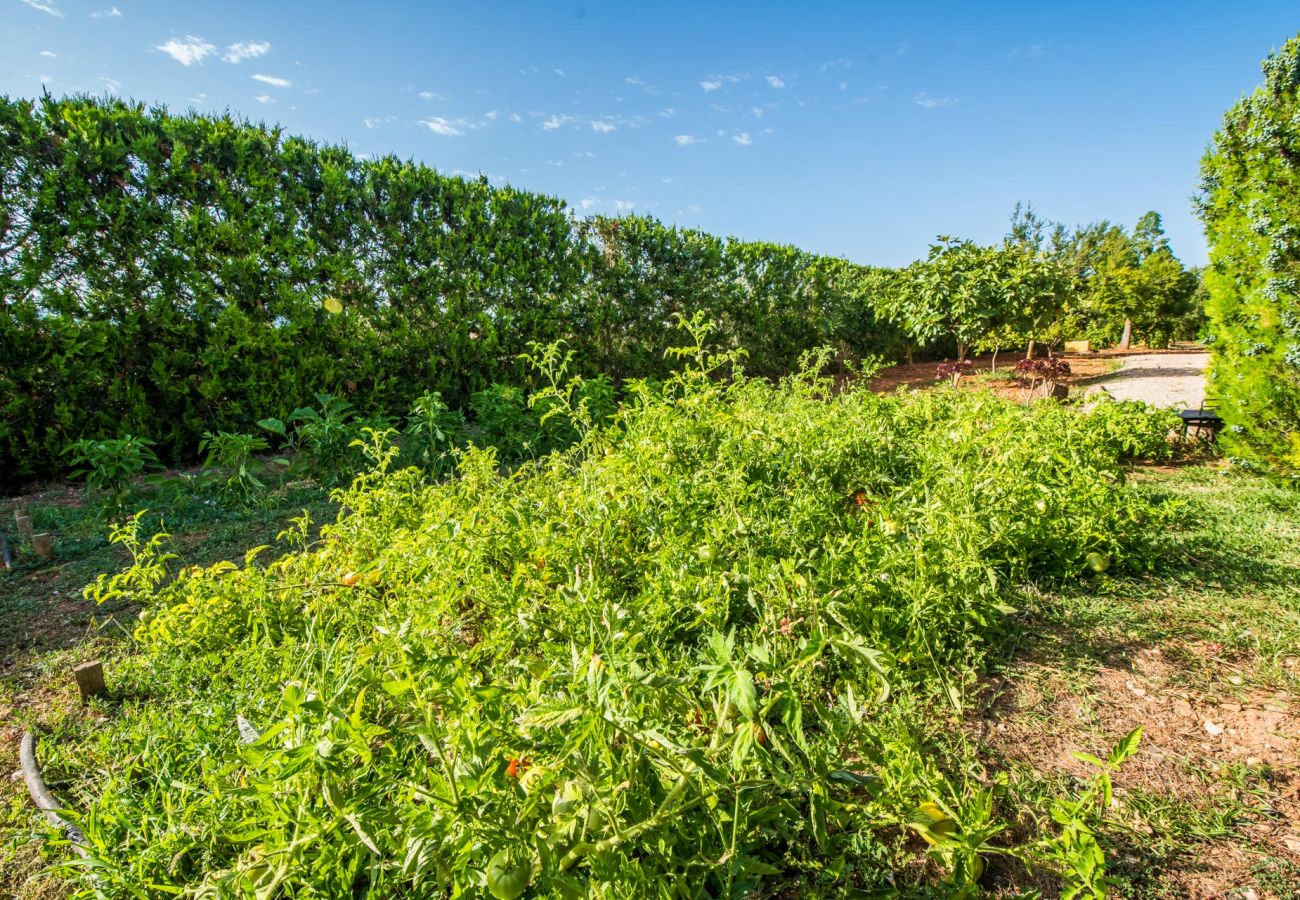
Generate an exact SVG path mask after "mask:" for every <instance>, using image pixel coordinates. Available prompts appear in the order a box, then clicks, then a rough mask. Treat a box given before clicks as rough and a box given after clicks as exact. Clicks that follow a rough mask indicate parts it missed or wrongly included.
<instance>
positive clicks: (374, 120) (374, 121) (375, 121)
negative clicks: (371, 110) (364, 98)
mask: <svg viewBox="0 0 1300 900" xmlns="http://www.w3.org/2000/svg"><path fill="white" fill-rule="evenodd" d="M391 121H393V117H392V116H366V118H364V119H362V120H361V124H362V125H364V126H366V127H367V128H378V127H379V126H380V125H384V124H387V123H388V122H391Z"/></svg>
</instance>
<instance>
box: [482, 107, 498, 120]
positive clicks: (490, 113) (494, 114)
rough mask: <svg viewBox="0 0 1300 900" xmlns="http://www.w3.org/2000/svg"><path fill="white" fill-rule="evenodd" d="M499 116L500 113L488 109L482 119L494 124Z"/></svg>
mask: <svg viewBox="0 0 1300 900" xmlns="http://www.w3.org/2000/svg"><path fill="white" fill-rule="evenodd" d="M499 115H501V113H499V112H497V111H496V110H495V109H489V110H488V111H487V112H486V113H484V114H483V118H485V119H487V120H488V121H489V122H495V121H496V120H497V116H499Z"/></svg>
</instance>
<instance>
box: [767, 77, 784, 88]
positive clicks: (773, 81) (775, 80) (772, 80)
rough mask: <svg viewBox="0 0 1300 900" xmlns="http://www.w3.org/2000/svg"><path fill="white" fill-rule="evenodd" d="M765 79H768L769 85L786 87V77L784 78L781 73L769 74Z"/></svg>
mask: <svg viewBox="0 0 1300 900" xmlns="http://www.w3.org/2000/svg"><path fill="white" fill-rule="evenodd" d="M765 80H766V81H767V84H768V86H769V87H774V88H783V87H785V79H784V78H782V77H781V76H780V75H768V76H767V78H766V79H765Z"/></svg>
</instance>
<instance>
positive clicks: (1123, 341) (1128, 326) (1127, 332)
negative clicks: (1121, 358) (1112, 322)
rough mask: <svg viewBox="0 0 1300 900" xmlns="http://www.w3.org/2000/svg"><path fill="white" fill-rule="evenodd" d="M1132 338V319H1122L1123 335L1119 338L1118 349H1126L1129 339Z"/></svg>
mask: <svg viewBox="0 0 1300 900" xmlns="http://www.w3.org/2000/svg"><path fill="white" fill-rule="evenodd" d="M1132 339H1133V320H1132V319H1125V320H1124V336H1123V337H1121V338H1120V339H1119V349H1121V350H1127V349H1128V345H1129V341H1131V340H1132Z"/></svg>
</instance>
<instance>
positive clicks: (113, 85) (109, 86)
mask: <svg viewBox="0 0 1300 900" xmlns="http://www.w3.org/2000/svg"><path fill="white" fill-rule="evenodd" d="M99 80H100V81H102V82H104V91H105V92H106V93H109V94H116V93H117V89H118V88H120V87H121V86H122V82H120V81H118V80H117V79H116V78H104V77H103V76H102V75H101V76H100V79H99Z"/></svg>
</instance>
